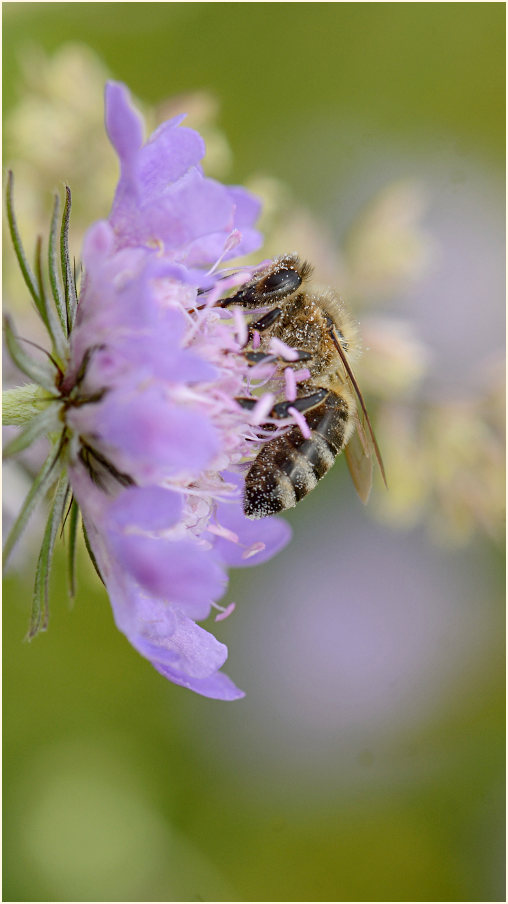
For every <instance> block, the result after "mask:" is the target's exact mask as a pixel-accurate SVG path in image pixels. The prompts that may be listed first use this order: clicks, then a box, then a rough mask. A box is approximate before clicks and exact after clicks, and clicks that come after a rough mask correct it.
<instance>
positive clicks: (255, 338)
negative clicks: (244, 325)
mask: <svg viewBox="0 0 508 904" xmlns="http://www.w3.org/2000/svg"><path fill="white" fill-rule="evenodd" d="M260 345H261V335H260V333H259V330H253V331H252V348H259V346H260Z"/></svg>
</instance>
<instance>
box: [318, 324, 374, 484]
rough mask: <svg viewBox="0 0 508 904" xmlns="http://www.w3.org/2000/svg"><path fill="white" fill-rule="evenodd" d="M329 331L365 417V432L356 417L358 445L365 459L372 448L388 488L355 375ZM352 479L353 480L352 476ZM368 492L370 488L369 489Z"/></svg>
mask: <svg viewBox="0 0 508 904" xmlns="http://www.w3.org/2000/svg"><path fill="white" fill-rule="evenodd" d="M330 333H331V337H332V339H333V342H334V345H335V347H336V349H337V351H338V353H339V355H340V358H341V361H342V363H343V365H344V370H345V371H346V379H347V381H348V383H350V385H351V386H352V388H353V392H354V393H355V394H356V397H357V399H358V401H359V402H360V408H361V410H362V413H363V417H364V418H365V423H366V425H367V432H365V431H364V430H363V425H362V424H360V419H359V418H358V419H357V425H356V433H358V436H360V433H359V429H358V428H360V429H361V431H362V436H363V438H364V440H365V441H364V442H361V443H360V445H361V447H362V448H363V451H364V455H365V457H366V458H367V459H369V458H371V456H370V454H369V449H370V448H372V451H373V452H374V455H375V456H376V460H377V463H378V465H379V469H380V471H381V475H382V477H383V481H384V485H385V487H387V488H388V484H387V482H386V474H385V469H384V465H383V459H382V458H381V452H380V451H379V446H378V444H377V441H376V437H375V436H374V431H373V429H372V424H371V423H370V418H369V415H368V412H367V408H366V407H365V402H364V401H363V396H362V394H361V392H360V387H359V386H358V383H357V382H356V377H355V375H354V373H353V371H352V370H351V365H350V363H349V361H348V359H347V357H346V354H345V352H344V349H343V348H342V345H341V344H340V339H339V337H338V336H337V333H336V332H335V330H334V329H332V330H331V331H330ZM355 435H356V434H355ZM348 445H350V443H348ZM358 449H359V446H358ZM348 464H349V459H348ZM371 468H372V464H371ZM350 470H351V467H350ZM351 475H352V476H353V472H351ZM353 481H355V478H354V476H353ZM355 486H356V482H355ZM356 488H357V490H358V487H356ZM358 492H359V495H360V499H362V498H363V497H362V494H361V492H360V490H358ZM369 492H370V490H369Z"/></svg>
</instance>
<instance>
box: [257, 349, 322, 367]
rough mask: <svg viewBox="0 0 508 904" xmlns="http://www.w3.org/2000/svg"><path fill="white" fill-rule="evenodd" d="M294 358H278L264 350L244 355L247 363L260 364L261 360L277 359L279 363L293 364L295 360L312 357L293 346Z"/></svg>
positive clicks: (304, 359)
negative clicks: (288, 359) (286, 359)
mask: <svg viewBox="0 0 508 904" xmlns="http://www.w3.org/2000/svg"><path fill="white" fill-rule="evenodd" d="M293 351H294V352H295V354H296V355H297V357H296V358H293V360H292V361H285V360H284V359H283V358H280V357H279V356H278V355H267V354H265V352H246V353H245V357H246V359H247V361H248V362H249V364H261V362H262V361H266V362H267V363H268V362H269V361H278V362H279V363H280V364H285V365H286V366H287V365H288V364H295V363H296V362H297V361H308V360H309V359H310V358H312V355H311V354H310V353H309V352H304V351H303V350H301V349H298V348H295V349H293Z"/></svg>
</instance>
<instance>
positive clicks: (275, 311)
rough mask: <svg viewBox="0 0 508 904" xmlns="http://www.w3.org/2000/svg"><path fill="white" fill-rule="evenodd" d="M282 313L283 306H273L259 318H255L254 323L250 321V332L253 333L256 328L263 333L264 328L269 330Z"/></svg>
mask: <svg viewBox="0 0 508 904" xmlns="http://www.w3.org/2000/svg"><path fill="white" fill-rule="evenodd" d="M281 314H282V308H272V310H271V311H268V312H267V313H266V314H263V316H262V317H260V318H259V320H255V321H254V322H253V323H249V334H251V333H252V332H253V331H254V330H257V331H258V333H262V332H263V330H267V329H268V327H269V326H271V325H272V323H275V321H276V320H277V318H278V317H280V315H281Z"/></svg>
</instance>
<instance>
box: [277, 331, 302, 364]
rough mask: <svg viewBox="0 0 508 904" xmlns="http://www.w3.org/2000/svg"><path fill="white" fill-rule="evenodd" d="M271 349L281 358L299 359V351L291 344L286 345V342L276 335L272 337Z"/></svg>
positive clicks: (287, 359) (286, 359)
mask: <svg viewBox="0 0 508 904" xmlns="http://www.w3.org/2000/svg"><path fill="white" fill-rule="evenodd" d="M270 351H271V353H272V354H273V355H277V357H279V358H284V360H285V361H297V360H298V352H297V351H296V350H295V349H294V348H291V346H289V345H286V343H285V342H282V340H281V339H277V338H276V337H275V336H274V337H273V338H272V339H270Z"/></svg>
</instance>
